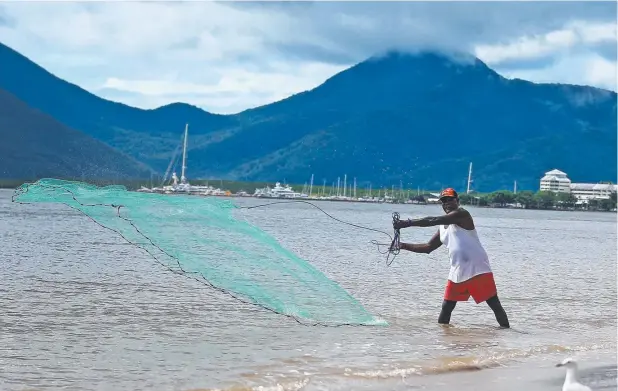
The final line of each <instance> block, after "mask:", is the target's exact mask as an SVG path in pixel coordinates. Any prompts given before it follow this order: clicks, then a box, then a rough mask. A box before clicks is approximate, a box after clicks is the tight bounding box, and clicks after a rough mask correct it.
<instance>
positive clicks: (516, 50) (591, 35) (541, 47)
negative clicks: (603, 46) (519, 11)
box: [475, 21, 616, 65]
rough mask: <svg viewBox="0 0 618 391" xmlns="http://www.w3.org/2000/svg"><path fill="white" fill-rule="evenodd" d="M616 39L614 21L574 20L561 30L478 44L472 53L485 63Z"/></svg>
mask: <svg viewBox="0 0 618 391" xmlns="http://www.w3.org/2000/svg"><path fill="white" fill-rule="evenodd" d="M608 42H610V43H611V42H614V43H615V42H616V23H598V24H592V23H585V22H579V21H578V22H573V23H570V24H569V25H568V26H566V27H565V28H562V29H560V30H554V31H549V32H547V33H545V34H537V35H534V36H522V37H517V39H515V40H514V41H512V42H509V43H507V44H489V45H479V46H477V47H476V48H475V54H476V56H478V57H479V58H480V59H481V60H483V61H484V62H486V63H487V64H488V65H491V64H499V63H501V62H503V61H506V60H512V59H516V60H525V59H533V58H538V57H541V56H547V55H550V54H555V53H557V52H560V51H564V50H568V49H572V48H574V47H575V46H576V45H579V44H598V43H608Z"/></svg>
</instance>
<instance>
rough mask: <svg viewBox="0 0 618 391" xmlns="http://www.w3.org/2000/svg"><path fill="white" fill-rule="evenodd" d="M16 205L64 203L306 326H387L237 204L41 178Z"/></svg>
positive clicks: (163, 260) (183, 270)
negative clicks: (238, 211)
mask: <svg viewBox="0 0 618 391" xmlns="http://www.w3.org/2000/svg"><path fill="white" fill-rule="evenodd" d="M13 202H18V203H34V202H51V203H61V204H65V205H67V206H70V207H72V208H74V209H76V210H79V211H80V212H82V213H83V214H85V215H86V216H88V217H90V218H91V219H92V220H93V221H95V222H96V223H98V224H99V225H101V226H103V227H105V228H108V229H110V230H113V231H114V232H116V233H117V234H119V235H121V236H122V237H123V238H124V239H125V240H127V241H128V242H129V243H131V244H133V245H135V246H137V247H139V248H141V249H143V250H144V251H146V252H148V254H150V255H151V256H152V257H153V258H154V259H155V260H156V261H157V262H158V263H159V264H161V265H163V266H165V267H167V268H168V269H169V270H171V271H173V272H176V273H180V274H185V275H187V276H191V277H194V278H196V279H198V280H200V281H202V282H204V283H206V284H207V285H209V286H210V287H212V288H215V289H218V290H220V291H223V292H225V293H227V294H229V295H231V296H233V297H234V298H236V299H238V300H241V301H243V302H246V303H251V304H255V305H258V306H261V307H263V308H264V309H267V310H270V311H273V312H275V313H278V314H282V315H286V316H289V317H292V318H294V319H295V320H296V321H297V322H299V323H301V324H306V325H322V326H343V325H358V326H361V325H366V326H369V325H387V323H386V322H385V321H383V320H381V319H379V318H376V317H374V316H373V315H372V314H370V313H369V312H368V311H367V310H366V309H365V308H364V307H363V306H362V305H361V304H360V302H358V300H356V299H355V298H354V297H352V296H351V295H350V294H349V293H348V292H346V291H345V290H344V289H343V288H342V287H341V286H339V285H338V284H337V283H336V282H334V281H332V280H330V279H329V278H327V277H326V276H325V275H324V274H323V273H321V272H320V271H319V270H317V269H316V268H315V267H313V266H312V265H311V264H309V263H308V262H307V261H305V260H303V259H301V258H299V257H298V256H297V255H295V254H294V253H293V252H291V251H289V250H287V249H285V248H284V247H282V246H281V245H280V244H279V243H278V242H277V240H276V239H275V238H273V237H272V236H270V235H268V234H267V233H266V232H264V231H262V230H261V229H259V228H258V227H255V226H253V225H251V224H249V223H247V222H244V221H241V220H238V219H235V218H234V217H233V215H232V212H233V210H234V209H235V208H238V207H237V206H236V205H235V204H234V203H233V202H232V201H230V200H223V199H218V198H214V197H195V196H188V195H186V196H185V195H164V194H152V193H139V192H132V191H127V189H126V188H125V187H124V186H104V187H97V186H95V185H91V184H87V183H82V182H70V181H64V180H58V179H41V180H39V181H37V182H35V183H26V184H23V185H21V186H20V187H19V188H17V189H16V190H15V194H14V195H13Z"/></svg>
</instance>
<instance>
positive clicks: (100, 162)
mask: <svg viewBox="0 0 618 391" xmlns="http://www.w3.org/2000/svg"><path fill="white" fill-rule="evenodd" d="M0 136H1V137H2V143H0V176H1V177H2V178H10V179H37V178H41V177H55V178H67V179H69V178H72V179H80V178H99V179H103V180H109V181H115V180H117V179H127V178H136V177H140V176H141V177H145V176H147V175H149V172H148V170H147V168H146V167H144V166H143V165H142V164H141V163H138V162H136V161H135V160H134V159H133V158H130V157H128V156H125V155H124V154H122V153H121V152H119V151H116V150H114V149H113V148H111V147H110V146H108V145H107V144H105V143H103V142H101V141H98V140H95V139H93V138H92V137H91V136H88V135H86V134H84V133H82V132H80V131H77V130H74V129H71V128H68V127H66V126H65V125H63V124H61V123H60V122H58V121H56V120H55V119H53V118H52V117H50V116H49V115H47V114H44V113H42V112H40V111H38V110H35V109H33V108H31V107H29V106H28V105H26V104H25V103H24V102H22V101H21V100H19V99H17V98H16V97H15V96H14V95H12V94H10V93H9V92H7V91H5V90H2V89H0Z"/></svg>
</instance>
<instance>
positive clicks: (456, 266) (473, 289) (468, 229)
mask: <svg viewBox="0 0 618 391" xmlns="http://www.w3.org/2000/svg"><path fill="white" fill-rule="evenodd" d="M440 202H441V203H442V209H443V210H444V212H445V213H446V214H445V215H443V216H439V217H425V218H422V219H417V220H410V219H408V220H400V221H398V222H395V223H394V224H393V227H394V228H395V229H401V228H407V227H430V226H435V225H439V226H440V227H439V229H438V231H437V232H436V233H435V234H434V235H433V237H432V238H431V239H430V240H429V242H427V243H423V244H411V243H400V248H401V249H403V250H408V251H412V252H415V253H425V254H429V253H431V252H432V251H434V250H436V249H437V248H438V247H440V246H441V245H442V244H444V245H446V247H447V248H448V251H449V258H450V260H451V269H450V272H449V276H448V281H447V284H446V290H445V292H444V301H443V303H442V311H441V312H440V316H439V318H438V323H440V324H449V322H450V320H451V313H452V312H453V310H454V309H455V305H456V304H457V302H458V301H468V299H469V298H470V296H472V298H473V299H474V301H475V302H476V303H477V304H479V303H482V302H484V301H486V302H487V304H488V305H489V307H490V308H491V309H492V310H493V312H494V314H495V316H496V320H497V321H498V324H500V326H501V327H504V328H509V320H508V317H507V315H506V312H505V311H504V308H502V304H500V300H499V299H498V292H497V289H496V283H495V281H494V277H493V273H492V270H491V267H490V265H489V258H488V256H487V253H486V252H485V249H484V248H483V246H482V245H481V242H480V240H479V237H478V234H477V232H476V228H475V226H474V221H473V220H472V216H471V215H470V213H469V212H468V211H467V210H465V209H463V208H461V207H460V206H459V196H458V194H457V192H456V191H455V190H454V189H452V188H448V189H444V190H443V191H442V192H441V193H440Z"/></svg>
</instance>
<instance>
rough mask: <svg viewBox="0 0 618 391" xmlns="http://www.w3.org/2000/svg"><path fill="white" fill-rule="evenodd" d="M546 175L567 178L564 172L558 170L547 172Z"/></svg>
mask: <svg viewBox="0 0 618 391" xmlns="http://www.w3.org/2000/svg"><path fill="white" fill-rule="evenodd" d="M545 175H556V176H563V177H564V176H566V173H564V172H562V171H560V170H557V169H553V170H551V171H547V172H546V173H545Z"/></svg>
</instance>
